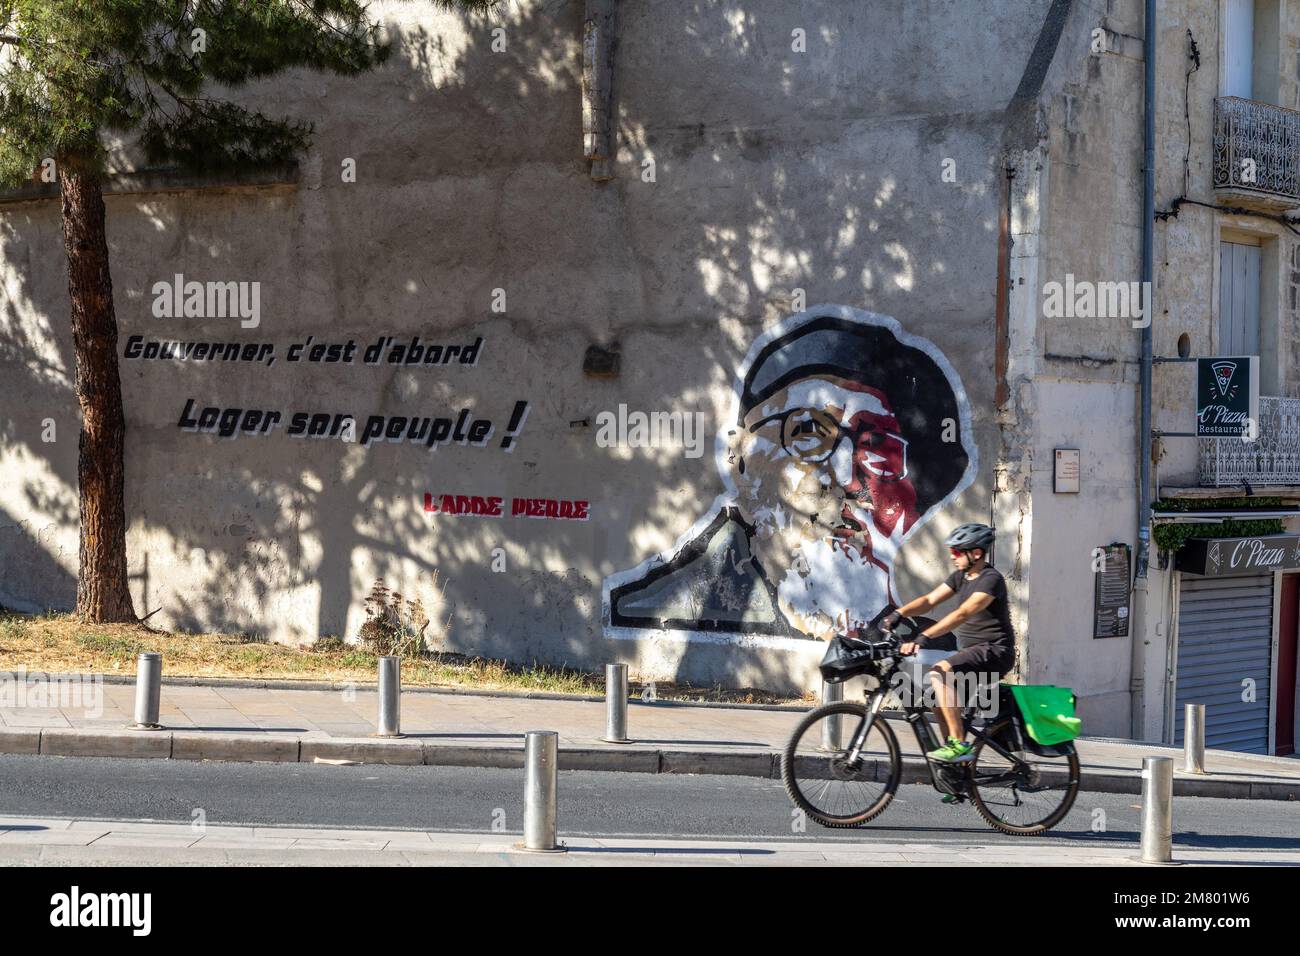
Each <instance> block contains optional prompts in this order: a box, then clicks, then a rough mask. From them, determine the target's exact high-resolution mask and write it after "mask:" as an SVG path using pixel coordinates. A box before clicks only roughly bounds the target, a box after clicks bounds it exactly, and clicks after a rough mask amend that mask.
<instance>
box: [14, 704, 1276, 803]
mask: <svg viewBox="0 0 1300 956" xmlns="http://www.w3.org/2000/svg"><path fill="white" fill-rule="evenodd" d="M97 686H98V691H96V692H95V696H93V697H91V698H88V699H89V700H90V701H91V704H90V707H89V708H81V707H62V708H61V707H57V706H41V704H42V703H43V702H42V701H36V702H35V703H33V702H32V701H30V700H29V701H27V706H13V707H0V753H19V754H49V755H57V756H106V757H163V758H168V757H170V758H173V759H188V760H242V761H280V762H286V761H287V762H305V763H311V762H313V761H315V760H316V759H317V758H318V757H319V758H322V759H330V760H355V761H359V762H363V763H394V764H429V765H443V766H448V765H454V766H483V767H522V766H523V735H524V733H525V732H527V731H530V730H553V731H556V732H557V733H558V734H559V738H560V739H559V742H560V757H561V759H560V767H561V769H572V770H610V771H631V772H642V773H717V774H741V775H748V776H759V777H769V778H776V777H779V776H780V751H781V749H782V748H783V747H784V745H785V742H786V740H787V738H788V737H789V736H790V734H791V732H792V731H793V729H794V727H795V725H796V724H798V722H799V721H800V719H801V718H802V716H803V714H804V713H805V711H802V710H789V709H780V708H765V707H742V706H708V705H699V704H682V703H677V702H666V701H661V702H654V703H642V702H641V701H639V700H634V701H632V702H631V703H630V704H629V707H628V733H629V735H630V736H631V737H632V743H630V744H610V743H606V742H604V741H602V740H601V739H600V736H601V734H602V733H603V732H604V727H605V707H604V704H603V703H602V702H600V701H591V700H564V699H554V698H547V699H538V698H527V697H520V696H499V695H486V694H484V695H473V694H465V693H454V694H453V693H438V692H430V691H420V690H407V691H405V692H404V693H403V695H402V714H401V727H402V731H403V732H404V733H405V734H406V736H405V737H403V738H401V739H382V738H376V737H372V736H370V735H371V734H373V733H374V730H375V716H376V713H377V708H378V700H377V694H376V692H375V690H374V689H373V688H369V689H360V688H358V689H356V690H353V691H345V690H341V689H339V690H325V689H299V688H291V687H290V688H286V687H279V686H277V687H267V686H229V685H220V686H216V685H201V684H193V683H185V684H169V683H166V682H164V684H163V689H162V706H161V711H160V719H161V721H162V723H163V725H164V727H165V729H164V730H159V731H142V730H132V729H129V728H128V724H129V723H130V721H131V715H132V711H133V706H134V694H135V689H134V686H133V685H132V684H129V683H120V682H115V683H110V682H108V681H105V682H104V683H103V684H102V685H97ZM20 703H21V701H20ZM51 703H55V702H53V701H51ZM893 726H894V730H895V733H896V735H897V737H898V740H899V743H900V744H901V746H902V748H903V752H904V755H905V761H906V771H907V772H906V774H905V777H904V779H905V781H906V782H915V781H916V780H917V779H918V777H916V776H913V774H914V773H916V772H918V771H919V772H920V774H921V775H924V773H925V771H924V762H923V758H922V757H921V756H920V753H919V750H918V748H917V746H916V741H915V739H914V737H913V735H912V733H911V730H910V728H908V727H907V726H906V725H905V724H903V723H902V722H894V724H893ZM1078 750H1079V759H1080V763H1081V764H1082V767H1083V789H1085V790H1091V791H1100V792H1108V793H1140V792H1141V778H1140V772H1141V766H1142V758H1143V757H1145V756H1153V755H1164V756H1171V757H1173V758H1175V767H1176V768H1177V767H1181V766H1182V752H1181V751H1180V750H1177V749H1175V748H1170V747H1162V746H1159V745H1156V744H1145V743H1130V742H1120V741H1113V740H1099V739H1090V738H1082V739H1081V740H1080V741H1079V743H1078ZM1206 769H1207V770H1208V771H1209V774H1208V775H1206V776H1196V775H1189V774H1183V773H1182V772H1181V771H1179V772H1178V773H1176V775H1175V782H1174V793H1175V794H1176V795H1179V796H1207V797H1227V798H1232V799H1272V800H1288V799H1289V800H1297V799H1300V760H1297V759H1294V758H1289V757H1259V756H1252V755H1243V754H1234V753H1230V752H1227V751H1207V752H1206Z"/></svg>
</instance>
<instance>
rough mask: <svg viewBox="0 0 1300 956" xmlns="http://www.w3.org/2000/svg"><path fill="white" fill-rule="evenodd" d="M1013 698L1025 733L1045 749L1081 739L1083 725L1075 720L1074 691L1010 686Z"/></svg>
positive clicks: (1059, 688) (1020, 685)
mask: <svg viewBox="0 0 1300 956" xmlns="http://www.w3.org/2000/svg"><path fill="white" fill-rule="evenodd" d="M1010 687H1011V695H1012V696H1013V697H1015V699H1016V706H1017V707H1019V708H1020V716H1021V717H1023V718H1024V720H1025V729H1026V730H1027V731H1029V736H1030V737H1031V738H1033V740H1034V741H1035V742H1036V743H1039V744H1042V745H1044V746H1051V745H1052V744H1060V743H1064V742H1065V741H1067V740H1073V739H1074V738H1075V737H1077V736H1079V725H1080V724H1081V723H1082V722H1081V721H1080V720H1079V718H1078V717H1076V716H1074V691H1072V690H1070V688H1068V687H1056V686H1054V685H1052V684H1011V685H1010Z"/></svg>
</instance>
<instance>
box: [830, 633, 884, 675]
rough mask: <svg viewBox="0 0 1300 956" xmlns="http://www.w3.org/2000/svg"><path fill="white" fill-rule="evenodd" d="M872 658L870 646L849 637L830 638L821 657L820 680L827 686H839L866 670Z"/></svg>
mask: <svg viewBox="0 0 1300 956" xmlns="http://www.w3.org/2000/svg"><path fill="white" fill-rule="evenodd" d="M872 658H873V654H872V651H871V645H870V644H867V643H864V642H862V641H856V640H854V639H853V638H851V637H848V638H846V637H840V636H838V635H837V636H835V637H832V638H831V640H830V643H829V644H827V645H826V654H825V656H823V657H822V662H821V672H822V680H824V681H826V683H828V684H841V683H843V682H844V681H846V680H848V679H849V678H850V677H856V676H857V675H858V674H861V673H863V672H864V671H866V670H868V668H869V666H870V664H871V661H872Z"/></svg>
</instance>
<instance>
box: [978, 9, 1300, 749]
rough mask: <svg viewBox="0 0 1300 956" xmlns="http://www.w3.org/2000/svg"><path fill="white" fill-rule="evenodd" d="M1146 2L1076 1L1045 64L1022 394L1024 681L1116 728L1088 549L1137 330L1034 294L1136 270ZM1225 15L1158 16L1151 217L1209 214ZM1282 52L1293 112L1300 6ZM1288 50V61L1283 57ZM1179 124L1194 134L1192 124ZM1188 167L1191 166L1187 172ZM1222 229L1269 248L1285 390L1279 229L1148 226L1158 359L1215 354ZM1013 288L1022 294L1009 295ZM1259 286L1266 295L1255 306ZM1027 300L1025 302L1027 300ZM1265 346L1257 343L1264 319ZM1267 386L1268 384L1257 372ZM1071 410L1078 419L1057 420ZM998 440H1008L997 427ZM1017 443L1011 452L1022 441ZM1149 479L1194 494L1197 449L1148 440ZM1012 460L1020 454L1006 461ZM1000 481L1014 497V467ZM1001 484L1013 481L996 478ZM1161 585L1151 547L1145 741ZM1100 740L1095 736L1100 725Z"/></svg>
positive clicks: (1155, 689)
mask: <svg viewBox="0 0 1300 956" xmlns="http://www.w3.org/2000/svg"><path fill="white" fill-rule="evenodd" d="M1142 7H1143V4H1142V3H1141V2H1140V0H1107V2H1105V3H1100V4H1090V5H1082V4H1076V5H1075V8H1074V11H1073V14H1072V19H1071V25H1070V29H1069V30H1067V32H1066V34H1065V36H1064V37H1063V39H1062V50H1061V54H1060V55H1059V56H1058V58H1057V60H1056V61H1055V63H1054V65H1053V72H1052V74H1051V77H1050V81H1049V91H1048V95H1047V96H1046V97H1045V98H1044V101H1043V104H1044V111H1043V116H1042V126H1041V128H1042V132H1043V143H1044V145H1043V152H1044V154H1045V160H1044V164H1045V166H1046V172H1045V173H1044V174H1043V176H1044V179H1045V181H1046V183H1047V185H1046V186H1045V187H1044V188H1043V189H1042V194H1043V197H1044V198H1043V200H1042V204H1041V220H1040V222H1039V230H1038V232H1039V234H1038V236H1037V242H1036V245H1035V247H1034V251H1035V252H1036V253H1037V262H1036V268H1037V274H1038V279H1039V282H1038V284H1037V286H1036V287H1034V291H1032V292H1031V293H1030V294H1031V295H1037V296H1038V302H1037V305H1036V308H1034V309H1033V310H1032V311H1033V312H1034V314H1035V315H1036V318H1037V324H1036V343H1037V349H1038V355H1039V357H1040V359H1039V361H1040V363H1041V364H1040V365H1039V366H1037V367H1036V368H1035V369H1034V370H1033V373H1032V383H1029V382H1024V383H1021V386H1020V388H1021V391H1022V392H1024V393H1025V394H1030V395H1032V396H1033V397H1034V401H1035V406H1034V407H1035V411H1036V415H1037V426H1036V428H1035V439H1036V440H1035V444H1034V447H1033V462H1032V465H1031V466H1029V479H1028V480H1029V483H1030V485H1031V486H1032V490H1031V492H1030V497H1031V499H1032V509H1031V511H1032V519H1031V524H1032V536H1031V537H1032V544H1033V555H1034V558H1035V560H1034V562H1033V563H1032V566H1031V572H1030V573H1031V577H1032V582H1033V585H1032V588H1031V589H1030V591H1031V598H1030V600H1029V601H1028V604H1027V614H1028V626H1029V629H1030V633H1031V634H1032V639H1031V641H1030V642H1029V649H1030V672H1031V673H1033V674H1036V675H1038V676H1039V677H1040V678H1041V677H1048V678H1051V679H1053V680H1066V679H1068V680H1069V681H1070V682H1072V685H1073V686H1075V687H1076V689H1077V690H1078V691H1079V692H1080V697H1081V707H1082V709H1083V713H1084V716H1085V718H1088V719H1089V726H1090V727H1093V726H1097V723H1098V722H1100V723H1101V724H1103V725H1104V726H1105V727H1106V728H1107V732H1113V733H1116V734H1121V735H1126V734H1127V733H1128V727H1129V720H1130V714H1129V710H1130V708H1129V694H1128V693H1127V689H1128V687H1129V681H1130V679H1131V678H1132V677H1133V669H1132V664H1131V658H1130V653H1131V645H1129V644H1128V642H1127V641H1125V642H1122V643H1123V644H1124V647H1122V648H1121V646H1120V645H1121V642H1120V641H1115V640H1110V641H1094V640H1092V639H1091V636H1090V626H1091V620H1092V597H1093V593H1092V587H1093V584H1092V578H1091V575H1090V574H1086V573H1082V570H1081V569H1086V567H1087V562H1088V559H1089V555H1090V552H1091V550H1092V548H1094V547H1096V546H1099V545H1104V544H1106V543H1108V542H1110V541H1112V540H1117V541H1123V542H1127V543H1129V544H1130V545H1134V544H1135V543H1136V542H1135V522H1136V493H1137V489H1136V477H1137V472H1138V461H1137V451H1138V440H1139V436H1138V433H1137V428H1136V424H1137V419H1138V414H1139V405H1138V402H1139V392H1138V364H1137V359H1138V357H1139V350H1140V334H1139V332H1138V331H1137V330H1136V329H1135V328H1133V325H1132V319H1131V318H1130V317H1126V316H1117V317H1090V318H1079V317H1074V318H1071V317H1057V318H1053V317H1050V316H1049V315H1047V314H1046V313H1045V311H1044V308H1043V302H1044V298H1043V296H1042V291H1043V289H1044V285H1045V284H1046V283H1049V282H1060V283H1064V282H1066V278H1067V275H1070V274H1072V275H1073V276H1074V278H1075V280H1076V281H1089V282H1094V283H1096V282H1128V281H1135V280H1138V279H1139V278H1140V273H1141V214H1142V176H1143V173H1142V169H1143V166H1142V158H1143V157H1142V150H1143V144H1142V110H1143V71H1144V64H1143V49H1142V37H1143V33H1144V25H1143V10H1142ZM1220 7H1221V4H1220V3H1218V2H1216V0H1183V2H1173V3H1162V4H1160V5H1159V38H1158V44H1159V53H1158V59H1157V130H1156V135H1157V154H1156V163H1157V167H1156V168H1157V177H1156V190H1157V195H1156V209H1157V211H1161V210H1167V209H1169V208H1170V204H1171V203H1172V202H1173V201H1174V200H1175V199H1176V198H1177V197H1179V196H1184V195H1185V196H1187V197H1189V198H1191V199H1195V200H1199V201H1201V202H1208V203H1214V202H1216V197H1215V194H1214V189H1213V186H1212V162H1213V149H1212V140H1213V121H1214V99H1215V97H1216V96H1217V95H1218V93H1219V89H1220V74H1221V63H1222V30H1221V24H1220V15H1221V10H1220ZM1286 7H1287V11H1286V17H1287V19H1286V22H1285V23H1284V32H1283V34H1282V36H1281V37H1279V39H1278V42H1279V45H1280V46H1281V47H1282V48H1283V50H1284V52H1283V54H1282V56H1281V60H1280V62H1281V71H1282V78H1281V99H1282V102H1283V103H1284V105H1291V104H1292V103H1293V102H1294V98H1295V95H1296V93H1295V91H1296V88H1297V87H1296V78H1297V75H1296V70H1297V63H1296V57H1295V55H1294V50H1295V49H1296V43H1297V36H1300V20H1297V16H1300V10H1297V5H1296V4H1287V5H1286ZM1096 28H1101V29H1103V30H1104V31H1105V49H1104V51H1103V52H1101V53H1098V54H1093V53H1092V52H1091V48H1090V43H1091V40H1092V31H1093V30H1094V29H1096ZM1189 30H1190V31H1191V34H1192V36H1193V37H1194V38H1195V41H1196V44H1197V46H1198V48H1199V51H1200V56H1201V64H1200V68H1199V70H1196V71H1195V72H1192V73H1191V75H1190V78H1189V77H1188V71H1189V70H1190V69H1191V68H1192V66H1193V63H1192V60H1191V59H1190V58H1189V56H1188V51H1189V49H1190V47H1189V43H1188V37H1187V34H1188V31H1189ZM1287 51H1290V52H1287ZM1189 118H1190V139H1189V128H1188V121H1189ZM1185 163H1186V165H1185ZM1225 230H1228V231H1229V232H1228V234H1229V235H1231V230H1238V231H1239V232H1241V233H1246V234H1251V235H1254V236H1256V237H1257V238H1258V239H1259V240H1261V241H1262V242H1264V243H1265V248H1266V260H1267V256H1268V254H1269V253H1268V251H1267V250H1268V248H1269V244H1270V243H1272V244H1273V246H1272V254H1273V255H1275V256H1276V257H1277V258H1276V261H1278V262H1279V263H1280V267H1279V268H1277V269H1275V270H1273V272H1271V273H1269V272H1268V271H1267V270H1266V275H1265V281H1266V282H1272V283H1273V286H1272V289H1271V294H1272V295H1274V296H1275V297H1276V300H1277V301H1278V302H1280V303H1281V309H1280V312H1278V313H1276V314H1277V315H1278V322H1277V324H1276V325H1274V327H1273V329H1272V333H1271V334H1272V335H1273V336H1274V339H1273V341H1275V342H1276V343H1277V345H1276V347H1274V348H1273V349H1268V350H1266V354H1265V355H1264V360H1265V361H1269V360H1270V359H1275V361H1276V368H1275V369H1274V371H1273V374H1274V387H1272V388H1266V389H1265V392H1266V393H1270V392H1271V393H1273V394H1278V393H1283V392H1285V393H1288V394H1289V393H1290V392H1291V391H1292V390H1293V389H1294V383H1295V382H1296V381H1297V371H1300V364H1298V363H1297V351H1296V348H1297V347H1296V345H1295V343H1296V342H1297V340H1300V335H1298V334H1297V333H1298V332H1300V328H1298V327H1297V322H1298V321H1300V314H1298V313H1297V311H1296V304H1297V303H1296V298H1295V295H1294V294H1293V293H1292V286H1293V285H1295V283H1296V277H1295V275H1294V274H1293V273H1294V264H1295V262H1296V261H1297V260H1296V259H1295V256H1296V249H1295V244H1294V239H1295V238H1296V237H1295V236H1294V235H1293V234H1292V233H1290V232H1289V231H1288V230H1287V229H1286V228H1285V227H1283V226H1281V225H1280V224H1277V223H1273V222H1270V221H1268V220H1266V219H1262V218H1259V217H1254V216H1232V215H1225V214H1222V213H1219V212H1216V211H1214V210H1210V209H1205V208H1200V207H1196V206H1191V205H1184V206H1183V207H1182V209H1181V210H1180V211H1179V213H1178V215H1177V216H1176V217H1171V218H1168V219H1165V220H1163V221H1159V222H1158V223H1157V226H1156V232H1155V284H1156V290H1155V302H1156V309H1155V314H1154V316H1153V317H1152V319H1153V322H1152V324H1153V340H1154V341H1153V348H1154V353H1155V355H1157V356H1176V355H1177V354H1178V339H1179V336H1180V335H1182V334H1184V333H1186V334H1187V336H1188V339H1189V341H1190V354H1191V355H1192V356H1203V355H1213V354H1215V351H1216V349H1217V348H1218V342H1217V323H1218V312H1219V301H1218V295H1219V281H1220V277H1219V275H1218V244H1219V241H1220V239H1221V238H1222V237H1223V236H1224V234H1225ZM1018 288H1019V287H1018V286H1017V290H1018ZM1269 294H1270V291H1269V290H1268V289H1266V290H1265V295H1266V296H1267V295H1269ZM1022 306H1023V303H1022ZM1264 322H1265V326H1266V328H1265V330H1264V333H1265V337H1266V338H1267V336H1268V335H1269V334H1270V332H1269V330H1268V328H1267V325H1268V322H1269V318H1268V316H1265V318H1264ZM1191 376H1192V371H1191V368H1190V367H1189V366H1182V365H1176V364H1167V365H1157V366H1156V369H1155V373H1154V387H1153V405H1154V426H1155V427H1156V428H1157V429H1162V430H1165V431H1187V430H1189V429H1190V428H1191V427H1192V424H1193V408H1192V404H1191V389H1192V385H1193V380H1192V377H1191ZM1266 381H1267V379H1266ZM1071 408H1073V409H1074V411H1073V413H1071V412H1070V409H1071ZM1004 433H1005V430H1004ZM1017 447H1021V446H1017ZM1054 447H1078V448H1080V449H1081V452H1082V457H1083V462H1084V473H1083V476H1082V488H1081V492H1080V494H1079V495H1077V496H1075V495H1070V496H1063V495H1055V494H1053V491H1052V483H1051V464H1052V462H1051V455H1052V450H1053V448H1054ZM1156 451H1157V454H1158V455H1160V456H1161V457H1160V460H1159V461H1158V463H1157V464H1156V466H1155V469H1156V471H1155V477H1156V480H1157V481H1158V483H1159V485H1161V486H1164V487H1169V486H1174V487H1177V486H1188V485H1195V484H1197V483H1198V474H1197V443H1196V441H1195V440H1192V439H1185V438H1169V439H1167V440H1165V441H1163V442H1157V447H1156ZM1016 457H1017V458H1019V457H1023V456H1016ZM1013 478H1014V479H1015V480H1016V481H1018V482H1020V485H1021V486H1023V484H1024V481H1025V469H1024V468H1023V467H1022V468H1021V469H1020V470H1019V471H1018V472H1017V473H1016V475H1013ZM1009 480H1011V479H1009ZM1167 590H1168V579H1167V574H1165V573H1164V572H1162V571H1160V569H1158V568H1157V567H1156V555H1155V554H1154V553H1153V554H1152V571H1151V579H1150V581H1149V582H1147V583H1145V584H1142V583H1141V582H1139V586H1138V587H1137V589H1136V590H1135V593H1134V605H1133V609H1132V610H1133V615H1134V621H1133V632H1134V639H1135V640H1138V641H1139V642H1141V644H1140V647H1139V662H1140V663H1141V673H1142V680H1143V696H1142V699H1143V701H1144V702H1145V713H1144V715H1143V718H1142V719H1143V724H1142V733H1143V735H1144V736H1148V737H1152V736H1154V737H1159V735H1160V729H1159V721H1160V719H1161V714H1162V708H1163V691H1164V681H1165V671H1164V663H1165V652H1166V649H1167V638H1168V622H1169V617H1168V612H1169V609H1168V607H1167V604H1168V601H1167ZM1098 732H1102V731H1098Z"/></svg>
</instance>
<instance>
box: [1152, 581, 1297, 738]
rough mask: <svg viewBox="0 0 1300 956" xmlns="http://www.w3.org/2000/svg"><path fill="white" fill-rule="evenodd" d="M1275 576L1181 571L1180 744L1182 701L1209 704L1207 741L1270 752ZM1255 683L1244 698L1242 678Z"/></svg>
mask: <svg viewBox="0 0 1300 956" xmlns="http://www.w3.org/2000/svg"><path fill="white" fill-rule="evenodd" d="M1272 660H1273V575H1272V574H1252V575H1244V576H1242V577H1228V578H1198V577H1193V576H1189V575H1186V574H1184V575H1182V580H1181V582H1180V584H1179V598H1178V672H1177V677H1176V681H1177V682H1176V684H1175V685H1174V687H1175V691H1174V701H1175V704H1174V742H1175V743H1176V744H1182V742H1183V708H1184V705H1185V704H1205V746H1206V747H1215V748H1218V749H1220V750H1238V751H1242V752H1244V753H1257V754H1262V753H1267V752H1268V705H1269V696H1270V694H1271V692H1272V676H1273V675H1272V673H1271V666H1272ZM1246 678H1250V679H1251V680H1253V681H1255V700H1254V701H1252V702H1249V703H1247V702H1246V701H1243V700H1242V699H1241V698H1242V690H1243V685H1242V681H1243V680H1245V679H1246Z"/></svg>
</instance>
